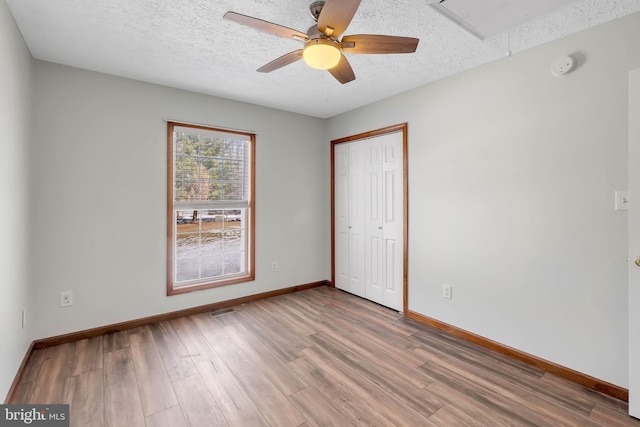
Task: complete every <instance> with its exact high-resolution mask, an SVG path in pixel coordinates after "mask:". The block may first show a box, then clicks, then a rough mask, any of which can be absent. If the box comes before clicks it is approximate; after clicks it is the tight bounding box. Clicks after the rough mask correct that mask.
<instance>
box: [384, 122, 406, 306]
mask: <svg viewBox="0 0 640 427" xmlns="http://www.w3.org/2000/svg"><path fill="white" fill-rule="evenodd" d="M402 138H403V136H402V134H401V133H394V134H389V135H384V139H383V140H382V146H383V153H384V159H383V162H382V170H383V174H384V188H383V199H384V212H383V218H382V219H383V224H382V229H383V235H384V242H385V244H384V249H385V254H384V275H385V283H384V288H383V295H382V304H383V305H385V306H387V307H391V308H394V309H396V310H398V311H400V310H402V304H403V296H404V294H403V293H404V250H403V248H404V245H403V238H404V214H403V210H404V201H403V195H404V191H403V186H404V180H403V175H404V165H403V158H402V143H403V141H402Z"/></svg>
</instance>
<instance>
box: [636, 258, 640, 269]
mask: <svg viewBox="0 0 640 427" xmlns="http://www.w3.org/2000/svg"><path fill="white" fill-rule="evenodd" d="M635 263H636V265H637V266H638V267H640V255H638V256H637V257H636V261H635Z"/></svg>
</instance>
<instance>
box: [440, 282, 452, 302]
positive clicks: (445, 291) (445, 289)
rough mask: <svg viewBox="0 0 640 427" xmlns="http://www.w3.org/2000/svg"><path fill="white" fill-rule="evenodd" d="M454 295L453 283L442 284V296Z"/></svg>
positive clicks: (445, 297) (446, 297) (449, 296)
mask: <svg viewBox="0 0 640 427" xmlns="http://www.w3.org/2000/svg"><path fill="white" fill-rule="evenodd" d="M452 297H453V294H452V289H451V285H447V284H446V283H445V284H444V285H442V298H444V299H451V298H452Z"/></svg>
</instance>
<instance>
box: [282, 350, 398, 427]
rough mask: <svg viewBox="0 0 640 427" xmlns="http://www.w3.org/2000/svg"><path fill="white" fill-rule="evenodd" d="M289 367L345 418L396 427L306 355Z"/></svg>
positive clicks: (374, 424)
mask: <svg viewBox="0 0 640 427" xmlns="http://www.w3.org/2000/svg"><path fill="white" fill-rule="evenodd" d="M289 367H291V369H292V370H293V371H294V372H296V373H297V374H298V376H299V377H300V378H302V379H303V380H304V381H305V382H306V383H307V384H309V385H310V386H313V387H314V388H315V389H316V390H318V392H320V393H321V394H322V395H323V396H324V398H325V399H327V400H328V401H329V403H331V404H332V405H333V406H334V407H335V408H336V410H338V411H339V412H340V413H341V414H342V416H343V417H344V418H346V419H347V420H349V421H350V422H351V423H352V424H354V425H358V426H380V427H394V426H395V425H396V424H393V423H391V422H390V421H389V420H387V419H386V418H385V417H383V416H382V414H381V413H380V412H378V410H377V409H375V408H374V407H373V406H370V405H369V404H368V403H367V401H365V400H364V399H361V398H359V397H358V396H356V395H355V394H354V393H352V392H351V391H350V390H348V389H347V388H345V387H343V386H342V385H341V384H340V383H339V382H338V381H335V380H334V379H333V378H331V376H330V375H329V374H328V373H327V372H326V371H325V370H324V369H322V368H321V367H320V366H317V365H314V364H313V363H311V362H310V361H309V360H308V359H307V358H306V357H300V358H299V359H296V360H294V361H292V362H289Z"/></svg>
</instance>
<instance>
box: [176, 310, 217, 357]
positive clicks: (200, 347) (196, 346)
mask: <svg viewBox="0 0 640 427" xmlns="http://www.w3.org/2000/svg"><path fill="white" fill-rule="evenodd" d="M171 325H172V327H173V330H174V331H175V332H176V334H177V335H178V337H179V338H180V341H181V342H182V344H183V345H184V348H185V349H186V350H187V352H188V353H189V356H191V359H192V360H193V362H194V363H197V362H201V361H203V360H207V359H211V358H212V357H214V356H215V353H214V352H213V350H212V349H211V347H210V346H209V344H208V342H207V340H206V338H205V337H204V335H203V334H202V332H200V330H199V329H198V327H197V326H196V324H195V323H194V322H193V320H191V318H190V317H181V318H179V319H174V320H172V321H171Z"/></svg>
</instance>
